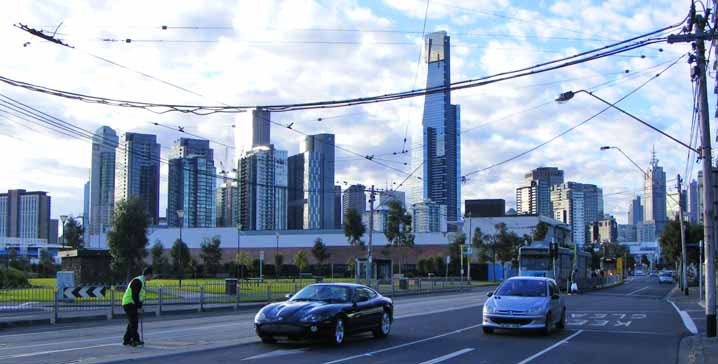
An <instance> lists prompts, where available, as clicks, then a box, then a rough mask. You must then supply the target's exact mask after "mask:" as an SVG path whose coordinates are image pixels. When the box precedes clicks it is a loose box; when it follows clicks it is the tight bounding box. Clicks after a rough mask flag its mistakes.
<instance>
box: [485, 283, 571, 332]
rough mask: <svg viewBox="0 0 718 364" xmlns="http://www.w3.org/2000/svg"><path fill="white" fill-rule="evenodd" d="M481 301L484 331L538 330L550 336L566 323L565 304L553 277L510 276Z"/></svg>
mask: <svg viewBox="0 0 718 364" xmlns="http://www.w3.org/2000/svg"><path fill="white" fill-rule="evenodd" d="M488 296H489V299H488V300H486V302H485V303H484V311H483V325H482V329H483V331H484V334H487V335H488V334H492V333H493V332H494V329H540V330H542V331H543V333H544V334H546V335H549V334H550V333H551V332H552V331H553V330H554V328H559V329H563V328H564V327H565V326H566V304H565V302H564V299H563V296H561V294H560V291H559V288H558V285H557V284H556V282H555V281H554V280H553V279H550V278H543V277H513V278H509V279H508V280H506V281H504V283H502V284H501V285H500V286H499V287H498V288H497V289H496V291H495V292H489V294H488Z"/></svg>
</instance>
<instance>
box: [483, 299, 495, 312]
mask: <svg viewBox="0 0 718 364" xmlns="http://www.w3.org/2000/svg"><path fill="white" fill-rule="evenodd" d="M494 312H496V304H495V303H494V301H493V300H490V301H486V303H484V313H494Z"/></svg>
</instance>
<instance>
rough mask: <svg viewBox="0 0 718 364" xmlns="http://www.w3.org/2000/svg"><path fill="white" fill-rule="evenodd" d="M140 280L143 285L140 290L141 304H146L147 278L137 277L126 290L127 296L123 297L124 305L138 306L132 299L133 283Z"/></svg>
mask: <svg viewBox="0 0 718 364" xmlns="http://www.w3.org/2000/svg"><path fill="white" fill-rule="evenodd" d="M135 279H138V280H139V281H140V283H142V287H141V288H140V302H142V303H144V302H145V276H137V277H135V278H132V280H131V281H130V284H128V285H127V289H126V290H125V295H124V296H122V305H123V306H124V305H129V304H130V303H134V304H137V303H138V302H135V301H134V300H133V299H132V288H131V287H132V282H133V281H134V280H135Z"/></svg>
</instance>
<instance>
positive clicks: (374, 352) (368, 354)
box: [322, 324, 481, 364]
mask: <svg viewBox="0 0 718 364" xmlns="http://www.w3.org/2000/svg"><path fill="white" fill-rule="evenodd" d="M477 327H481V324H476V325H471V326H467V327H464V328H461V329H458V330H454V331H450V332H445V333H443V334H439V335H436V336H432V337H427V338H424V339H421V340H416V341H410V342H408V343H404V344H401V345H396V346H390V347H388V348H384V349H380V350H375V351H369V352H366V353H364V354H359V355H352V356H348V357H346V358H341V359H337V360H332V361H328V362H325V363H322V364H335V363H341V362H345V361H349V360H354V359H359V358H363V357H370V356H372V355H376V354H380V353H384V352H387V351H391V350H396V349H401V348H405V347H407V346H412V345H416V344H421V343H423V342H427V341H431V340H436V339H440V338H442V337H445V336H449V335H455V334H458V333H462V332H464V331H468V330H472V329H475V328H477Z"/></svg>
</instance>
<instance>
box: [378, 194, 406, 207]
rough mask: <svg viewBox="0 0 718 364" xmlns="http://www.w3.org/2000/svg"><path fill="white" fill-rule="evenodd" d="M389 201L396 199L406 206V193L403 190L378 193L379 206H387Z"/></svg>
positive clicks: (402, 205)
mask: <svg viewBox="0 0 718 364" xmlns="http://www.w3.org/2000/svg"><path fill="white" fill-rule="evenodd" d="M390 201H398V202H399V203H401V207H403V208H406V194H405V193H404V192H403V191H395V190H387V191H382V192H381V193H380V194H379V206H387V205H388V204H389V202H390Z"/></svg>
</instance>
